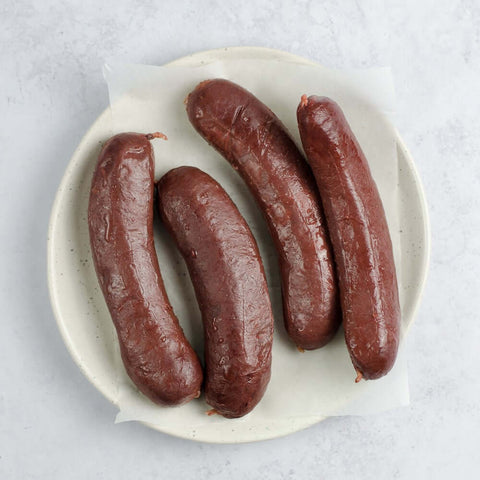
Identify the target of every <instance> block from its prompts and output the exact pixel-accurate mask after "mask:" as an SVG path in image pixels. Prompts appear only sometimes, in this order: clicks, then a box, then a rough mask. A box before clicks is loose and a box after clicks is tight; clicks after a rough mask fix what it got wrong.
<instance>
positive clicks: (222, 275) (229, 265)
mask: <svg viewBox="0 0 480 480" xmlns="http://www.w3.org/2000/svg"><path fill="white" fill-rule="evenodd" d="M157 190H158V199H159V209H160V214H161V216H162V219H163V221H164V222H165V225H166V227H167V229H168V230H169V231H170V233H171V234H172V236H173V238H174V240H175V242H176V244H177V246H178V248H179V250H180V252H181V253H182V255H183V258H184V259H185V261H186V263H187V266H188V270H189V272H190V276H191V279H192V283H193V286H194V288H195V294H196V296H197V300H198V303H199V306H200V310H201V312H202V320H203V325H204V329H205V397H206V401H207V403H208V404H210V405H211V406H212V407H214V409H215V411H216V412H218V413H220V414H222V415H223V416H225V417H228V418H235V417H241V416H243V415H245V414H247V413H248V412H250V411H251V410H252V409H253V408H254V407H255V405H256V404H257V403H258V402H259V401H260V399H261V398H262V396H263V394H264V392H265V389H266V387H267V384H268V382H269V380H270V365H271V361H272V335H273V316H272V311H271V306H270V299H269V296H268V289H267V282H266V280H265V273H264V271H263V265H262V261H261V259H260V254H259V252H258V248H257V244H256V242H255V239H254V237H253V235H252V233H251V231H250V229H249V227H248V225H247V223H246V222H245V220H244V219H243V217H242V215H241V214H240V212H239V211H238V209H237V207H236V206H235V204H234V203H233V202H232V200H231V199H230V197H229V196H228V195H227V193H226V192H225V190H223V188H222V187H221V186H220V185H219V184H218V183H217V182H216V181H215V180H214V179H213V178H212V177H210V176H209V175H207V174H206V173H204V172H202V171H201V170H199V169H197V168H194V167H180V168H176V169H174V170H170V171H169V172H168V173H167V174H166V175H165V176H163V177H162V178H161V180H160V181H159V183H158V184H157Z"/></svg>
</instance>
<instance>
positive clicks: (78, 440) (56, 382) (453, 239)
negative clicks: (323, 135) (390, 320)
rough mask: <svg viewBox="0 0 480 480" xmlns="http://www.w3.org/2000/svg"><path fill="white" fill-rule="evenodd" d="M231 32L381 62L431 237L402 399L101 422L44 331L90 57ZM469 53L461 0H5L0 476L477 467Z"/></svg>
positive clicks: (475, 74) (374, 474)
mask: <svg viewBox="0 0 480 480" xmlns="http://www.w3.org/2000/svg"><path fill="white" fill-rule="evenodd" d="M384 3H388V7H385V6H384ZM233 45H258V46H267V47H273V48H279V49H283V50H288V51H290V52H292V53H296V54H299V55H302V56H305V57H309V58H311V59H313V60H316V61H318V62H321V63H323V64H325V65H327V66H332V67H343V68H348V67H368V66H376V65H390V66H391V67H392V69H393V73H394V78H395V84H396V89H397V97H398V113H397V115H396V119H395V122H396V125H397V127H398V129H399V131H400V133H401V135H402V136H403V138H404V139H405V141H406V143H407V145H408V146H409V148H410V150H411V152H412V154H413V156H414V158H415V160H416V163H417V166H418V169H419V171H420V174H421V176H422V179H423V183H424V186H425V190H426V194H427V199H428V201H429V207H430V215H431V224H432V246H433V248H432V260H431V269H430V275H429V280H428V284H427V288H426V291H425V296H424V299H423V303H422V306H421V308H420V310H419V313H418V317H417V320H416V323H415V325H414V327H413V328H412V330H411V331H410V335H409V337H408V341H407V349H408V364H409V373H410V389H411V406H410V407H408V408H403V409H398V410H395V411H390V412H388V413H383V414H379V415H375V416H368V417H341V418H331V419H329V420H326V421H324V422H322V423H321V424H318V425H316V426H314V427H312V428H309V429H307V430H305V431H302V432H299V433H296V434H294V435H290V436H288V437H285V438H281V439H277V440H272V441H268V442H262V443H257V444H249V445H239V446H231V445H230V446H229V445H226V446H217V445H208V444H198V443H193V442H189V441H184V440H179V439H176V438H173V437H169V436H167V435H163V434H160V433H158V432H155V431H153V430H149V429H148V428H146V427H144V426H142V425H141V424H137V423H124V424H120V425H114V424H113V418H114V416H115V413H116V409H115V407H113V406H112V405H110V404H109V403H108V402H107V401H106V400H105V399H104V398H103V397H102V395H101V394H100V393H99V392H98V391H97V390H96V389H95V388H94V387H93V386H91V385H90V384H89V382H88V381H87V380H86V378H85V377H84V376H83V375H82V374H81V372H80V371H79V369H78V368H77V367H76V366H75V364H74V363H73V361H72V360H71V358H70V356H69V354H68V352H67V350H66V348H65V347H64V345H63V343H62V340H61V338H60V334H59V333H58V331H57V327H56V324H55V321H54V318H53V314H52V311H51V309H50V305H49V300H48V291H47V284H46V233H47V224H48V217H49V212H50V208H51V205H52V202H53V198H54V195H55V191H56V189H57V187H58V184H59V182H60V179H61V177H62V175H63V172H64V169H65V167H66V164H67V162H68V159H69V158H70V156H71V154H72V153H73V151H74V149H75V147H76V146H77V144H78V142H79V140H80V139H81V137H82V136H83V134H84V133H85V131H86V130H87V128H88V127H89V126H90V124H91V123H92V122H93V121H94V120H95V118H96V117H97V116H98V115H99V114H100V113H101V112H102V110H103V109H104V108H105V107H106V106H107V104H108V97H107V89H106V86H105V83H104V80H103V78H102V73H101V67H102V64H103V63H104V61H105V59H110V58H114V59H118V60H125V61H132V62H136V63H151V64H163V63H165V62H167V61H169V60H173V59H175V58H177V57H179V56H183V55H186V54H189V53H192V52H195V51H198V50H205V49H210V48H215V47H223V46H233ZM479 57H480V3H479V2H477V1H476V0H463V1H461V0H448V1H447V0H442V1H440V0H435V1H434V0H423V1H422V2H418V1H416V0H401V1H400V0H393V1H390V2H383V1H361V2H353V1H342V2H337V1H333V0H329V1H322V2H320V1H318V2H315V1H313V0H311V1H302V0H296V1H253V0H245V1H244V2H230V1H225V0H221V1H218V0H209V1H204V2H196V1H185V0H175V1H170V0H165V1H162V2H160V1H158V2H155V1H152V0H151V1H146V0H142V1H139V0H115V1H112V0H108V1H101V0H95V1H93V0H83V1H82V2H80V1H78V2H77V1H72V0H69V1H63V2H57V1H53V0H48V1H47V0H42V1H41V2H40V1H25V0H15V1H13V0H3V1H2V2H1V4H0V105H1V106H0V146H1V154H0V171H1V174H0V179H1V182H2V188H1V189H0V212H1V216H0V225H1V229H2V234H1V237H0V238H1V242H2V244H1V252H2V261H1V268H0V272H1V273H0V276H1V284H0V294H1V306H2V320H1V322H0V478H2V479H29V478H35V479H37V478H41V479H64V478H68V479H82V480H83V479H86V478H89V479H90V478H92V479H93V478H116V479H131V478H143V479H150V478H152V479H153V478H196V479H198V480H203V479H225V478H228V479H231V480H234V479H244V478H262V479H279V478H282V479H287V478H288V479H290V478H292V479H294V478H295V479H296V478H298V479H300V478H302V479H303V478H327V479H345V478H354V479H370V478H375V479H377V478H378V479H392V478H396V479H427V478H428V479H430V478H435V479H450V478H458V479H467V478H468V479H470V478H472V479H473V478H478V470H479V469H480V460H479V456H478V445H479V444H480V429H479V426H480V400H479V396H480V381H479V380H478V377H479V373H478V365H479V356H480V355H479V353H480V318H479V313H478V312H479V311H480V302H479V297H480V281H479V277H480V273H479V270H480V264H479V263H480V262H479V259H480V240H479V236H480V214H479V206H480V108H479V107H480V87H479V85H480V58H479Z"/></svg>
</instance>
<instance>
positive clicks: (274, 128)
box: [187, 79, 341, 350]
mask: <svg viewBox="0 0 480 480" xmlns="http://www.w3.org/2000/svg"><path fill="white" fill-rule="evenodd" d="M187 113H188V117H189V119H190V121H191V123H192V124H193V126H194V127H195V129H196V130H197V131H198V132H199V133H200V135H202V136H203V137H204V138H205V139H206V140H207V142H208V143H210V144H211V145H212V146H213V147H215V148H216V149H217V150H218V151H219V152H220V153H221V154H222V155H223V156H224V157H225V158H226V159H227V160H228V161H229V162H230V163H231V165H232V166H233V168H234V169H235V170H237V171H238V173H239V174H240V175H241V176H242V177H243V179H244V180H245V182H246V183H247V185H248V187H249V188H250V191H251V192H252V194H253V196H254V197H255V199H256V201H257V202H258V204H259V205H260V207H261V209H262V211H263V213H264V216H265V218H266V220H267V223H268V226H269V229H270V233H271V235H272V238H273V241H274V243H275V246H276V249H277V251H278V254H279V263H280V271H281V278H282V294H283V311H284V321H285V326H286V330H287V332H288V334H289V336H290V337H291V338H292V340H293V341H294V342H295V344H296V345H297V346H298V347H299V348H300V349H308V350H311V349H315V348H319V347H322V346H323V345H325V344H326V343H327V342H328V341H329V340H330V339H331V338H332V337H333V336H334V334H335V332H336V331H337V329H338V326H339V324H340V321H341V316H340V312H339V306H338V298H337V297H338V296H337V286H336V280H335V273H334V266H333V260H332V259H333V255H332V252H331V247H330V243H329V240H328V237H327V234H326V231H325V226H324V219H323V214H322V211H321V205H320V199H319V196H318V192H317V189H316V186H315V182H314V179H313V177H312V174H311V172H310V170H309V168H308V165H307V164H306V162H305V160H304V158H303V157H302V154H301V153H300V151H299V150H298V148H297V147H296V145H295V142H294V141H293V140H292V138H291V137H290V135H289V133H288V132H287V130H286V129H285V127H284V126H283V124H282V123H281V122H280V120H279V119H278V118H277V117H276V116H275V115H274V114H273V112H272V111H271V110H270V109H269V108H268V107H266V106H265V105H264V104H263V103H261V102H260V101H259V100H258V99H257V98H255V97H254V96H253V95H252V94H251V93H250V92H248V91H246V90H245V89H243V88H241V87H240V86H238V85H236V84H234V83H232V82H229V81H227V80H222V79H216V80H206V81H204V82H202V83H200V84H199V85H198V86H197V87H196V88H195V90H194V91H193V92H192V93H190V95H189V96H188V98H187Z"/></svg>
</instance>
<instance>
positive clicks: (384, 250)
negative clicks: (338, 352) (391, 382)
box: [297, 95, 400, 381]
mask: <svg viewBox="0 0 480 480" xmlns="http://www.w3.org/2000/svg"><path fill="white" fill-rule="evenodd" d="M297 117H298V125H299V129H300V136H301V139H302V143H303V148H304V150H305V153H306V155H307V159H308V161H309V162H310V166H311V167H312V170H313V173H314V175H315V178H316V181H317V185H318V188H319V191H320V195H321V198H322V202H323V207H324V209H325V215H326V219H327V225H328V230H329V233H330V238H331V240H332V245H333V251H334V255H335V261H336V265H337V274H338V282H339V287H340V298H341V306H342V311H343V325H344V329H345V339H346V342H347V346H348V349H349V352H350V356H351V359H352V363H353V365H354V367H355V369H356V371H357V374H358V375H357V380H356V381H359V380H360V379H361V378H362V377H363V378H365V379H375V378H379V377H381V376H383V375H385V374H386V373H388V371H389V370H390V369H391V368H392V366H393V364H394V362H395V358H396V355H397V350H398V342H399V332H400V304H399V298H398V287H397V276H396V272H395V263H394V258H393V249H392V242H391V239H390V234H389V231H388V225H387V220H386V218H385V212H384V210H383V205H382V201H381V199H380V195H379V193H378V190H377V186H376V184H375V181H374V180H373V178H372V175H371V172H370V168H369V166H368V162H367V160H366V158H365V155H364V154H363V152H362V149H361V148H360V145H359V144H358V142H357V140H356V138H355V136H354V134H353V133H352V131H351V129H350V127H349V125H348V123H347V120H346V119H345V116H344V115H343V112H342V111H341V110H340V107H339V106H338V105H337V104H336V103H335V102H333V101H332V100H330V99H329V98H325V97H316V96H311V97H308V99H307V96H306V95H304V96H303V97H302V100H301V102H300V105H299V107H298V111H297Z"/></svg>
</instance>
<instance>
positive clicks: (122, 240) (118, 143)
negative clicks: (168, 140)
mask: <svg viewBox="0 0 480 480" xmlns="http://www.w3.org/2000/svg"><path fill="white" fill-rule="evenodd" d="M153 173H154V158H153V150H152V146H151V144H150V142H149V140H148V138H147V136H146V135H142V134H138V133H122V134H119V135H116V136H114V137H112V138H111V139H110V140H108V142H107V143H106V144H105V146H104V147H103V149H102V151H101V153H100V156H99V159H98V163H97V165H96V168H95V172H94V175H93V180H92V186H91V191H90V200H89V205H88V225H89V231H90V243H91V248H92V255H93V260H94V264H95V269H96V272H97V277H98V280H99V283H100V286H101V289H102V292H103V295H104V297H105V300H106V303H107V306H108V309H109V311H110V314H111V316H112V320H113V323H114V325H115V328H116V330H117V334H118V340H119V343H120V351H121V355H122V360H123V363H124V365H125V369H126V371H127V373H128V375H129V376H130V378H131V379H132V381H133V382H134V383H135V385H136V386H137V387H138V389H139V390H140V391H141V392H143V393H144V394H145V395H146V396H147V397H149V398H150V399H151V400H152V401H154V402H156V403H159V404H162V405H179V404H182V403H185V402H187V401H189V400H191V399H192V398H195V397H198V396H199V394H200V388H201V384H202V378H203V374H202V369H201V365H200V362H199V360H198V357H197V355H196V354H195V352H194V351H193V349H192V347H191V346H190V344H189V343H188V341H187V339H186V338H185V335H184V333H183V331H182V329H181V327H180V325H179V323H178V320H177V318H176V316H175V314H174V313H173V309H172V306H171V305H170V302H169V300H168V297H167V294H166V292H165V288H164V285H163V280H162V277H161V274H160V268H159V265H158V260H157V255H156V252H155V247H154V240H153V190H154V179H153Z"/></svg>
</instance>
